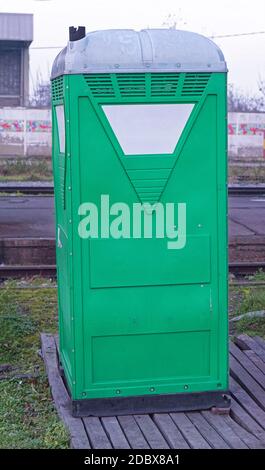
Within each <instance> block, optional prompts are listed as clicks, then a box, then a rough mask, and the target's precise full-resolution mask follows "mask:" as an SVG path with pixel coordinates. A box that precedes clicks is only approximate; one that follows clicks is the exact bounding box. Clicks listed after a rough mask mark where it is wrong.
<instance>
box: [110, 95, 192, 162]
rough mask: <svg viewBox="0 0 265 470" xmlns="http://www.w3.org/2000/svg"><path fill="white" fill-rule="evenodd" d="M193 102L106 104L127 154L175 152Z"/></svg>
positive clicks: (111, 122)
mask: <svg viewBox="0 0 265 470" xmlns="http://www.w3.org/2000/svg"><path fill="white" fill-rule="evenodd" d="M193 107H194V104H190V103H178V104H129V105H127V104H124V105H104V106H102V108H103V111H104V113H105V115H106V117H107V119H108V121H109V123H110V125H111V127H112V130H113V132H114V134H115V136H116V138H117V140H118V142H119V144H120V146H121V148H122V150H123V152H124V154H125V155H150V154H172V153H173V152H174V150H175V147H176V145H177V143H178V141H179V138H180V136H181V134H182V132H183V130H184V128H185V125H186V123H187V121H188V119H189V117H190V114H191V112H192V109H193Z"/></svg>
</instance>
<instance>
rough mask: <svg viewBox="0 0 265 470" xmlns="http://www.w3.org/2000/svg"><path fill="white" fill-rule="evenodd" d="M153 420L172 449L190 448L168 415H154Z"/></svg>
mask: <svg viewBox="0 0 265 470" xmlns="http://www.w3.org/2000/svg"><path fill="white" fill-rule="evenodd" d="M153 419H154V422H155V423H156V425H157V427H158V429H159V430H160V431H161V433H162V434H163V436H164V438H165V439H166V441H167V442H168V444H169V446H170V447H171V448H172V449H189V448H190V447H189V445H188V443H187V441H185V439H184V437H183V436H182V434H181V432H180V431H179V430H178V428H177V426H176V425H175V423H174V421H173V420H172V418H171V416H169V414H167V413H156V414H154V416H153Z"/></svg>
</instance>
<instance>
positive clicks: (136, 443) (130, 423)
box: [118, 415, 150, 449]
mask: <svg viewBox="0 0 265 470" xmlns="http://www.w3.org/2000/svg"><path fill="white" fill-rule="evenodd" d="M118 421H119V423H120V425H121V427H122V430H123V432H124V434H125V436H126V437H127V440H128V442H129V444H130V446H131V448H132V449H149V448H150V447H149V445H148V443H147V441H146V439H145V438H144V435H143V433H142V431H141V430H140V428H139V426H138V424H137V423H136V421H135V419H134V417H133V416H131V415H125V416H118Z"/></svg>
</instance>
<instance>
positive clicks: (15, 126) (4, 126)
mask: <svg viewBox="0 0 265 470" xmlns="http://www.w3.org/2000/svg"><path fill="white" fill-rule="evenodd" d="M1 131H2V132H23V131H24V121H23V120H21V119H0V132H1Z"/></svg>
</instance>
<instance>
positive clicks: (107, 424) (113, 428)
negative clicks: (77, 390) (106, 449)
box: [101, 416, 130, 449]
mask: <svg viewBox="0 0 265 470" xmlns="http://www.w3.org/2000/svg"><path fill="white" fill-rule="evenodd" d="M101 422H102V424H103V426H104V429H105V431H106V433H107V436H108V438H109V439H110V441H111V443H112V445H113V447H114V449H130V446H129V443H128V441H127V439H126V437H125V436H124V434H123V431H122V429H121V427H120V425H119V423H118V420H117V418H116V417H115V416H108V417H105V418H101Z"/></svg>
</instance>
